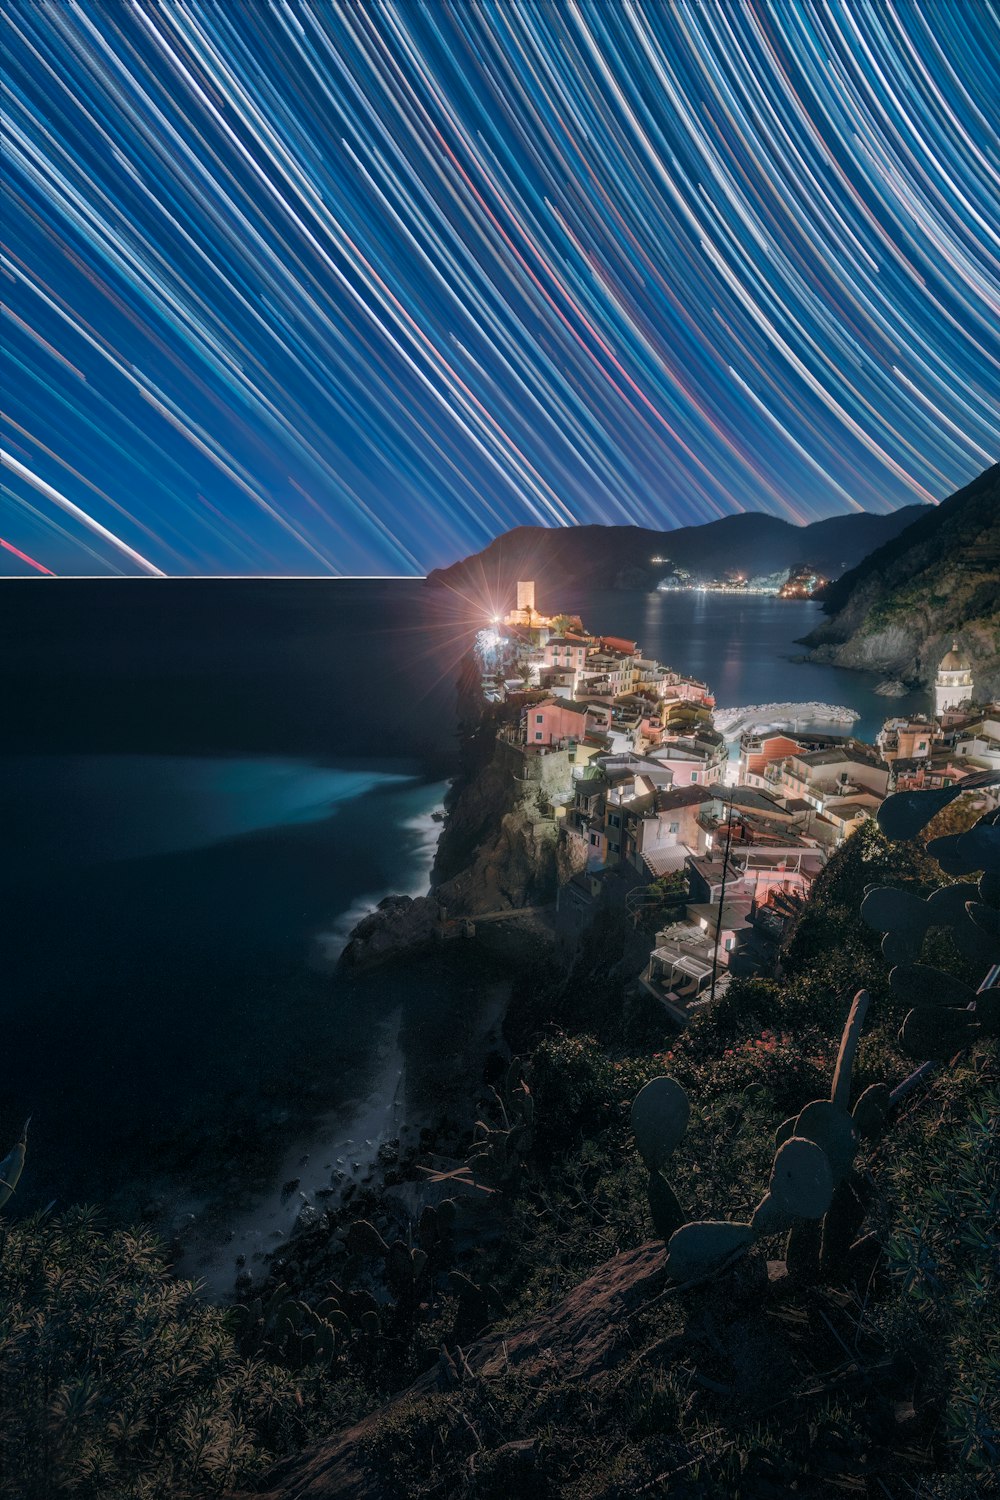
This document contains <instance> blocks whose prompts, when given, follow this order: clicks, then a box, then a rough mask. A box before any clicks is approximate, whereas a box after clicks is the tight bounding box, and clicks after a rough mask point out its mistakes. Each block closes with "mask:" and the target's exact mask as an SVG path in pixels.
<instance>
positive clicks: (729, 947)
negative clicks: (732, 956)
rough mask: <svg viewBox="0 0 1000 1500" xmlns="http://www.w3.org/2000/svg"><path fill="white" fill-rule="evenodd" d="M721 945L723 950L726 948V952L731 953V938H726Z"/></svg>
mask: <svg viewBox="0 0 1000 1500" xmlns="http://www.w3.org/2000/svg"><path fill="white" fill-rule="evenodd" d="M723 947H724V948H725V950H726V952H727V953H732V951H733V940H732V938H726V941H725V943H724V944H723Z"/></svg>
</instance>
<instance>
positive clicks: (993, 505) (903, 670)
mask: <svg viewBox="0 0 1000 1500" xmlns="http://www.w3.org/2000/svg"><path fill="white" fill-rule="evenodd" d="M824 609H825V610H826V611H827V612H828V613H829V615H830V619H829V620H827V621H825V622H824V623H823V624H822V625H820V626H819V627H818V628H817V629H816V630H814V631H812V633H811V634H810V635H808V636H807V637H806V638H805V642H804V644H805V645H807V646H810V647H811V648H812V651H811V653H810V654H811V656H812V658H813V659H814V660H817V661H828V662H833V663H835V664H836V665H837V666H841V667H853V668H858V669H860V670H864V671H876V672H882V673H884V674H888V675H890V676H892V677H899V678H902V679H904V680H905V681H906V682H908V683H912V684H914V685H917V684H919V685H920V686H924V687H929V686H930V685H931V684H932V683H933V681H934V676H935V673H936V671H937V668H938V664H939V662H940V660H941V657H942V656H943V655H944V653H945V651H947V649H948V647H949V645H950V644H951V641H952V638H953V637H957V638H958V640H959V642H960V644H961V646H962V647H963V648H964V650H966V651H967V652H968V653H969V655H970V656H971V657H972V660H973V664H974V668H973V676H974V681H975V690H976V695H977V697H978V698H980V699H986V698H990V697H994V696H996V695H997V694H1000V465H998V464H994V465H993V466H992V467H991V468H989V469H987V470H986V471H985V472H984V473H983V474H980V476H979V477H978V479H974V480H973V481H972V483H971V484H968V485H966V486H965V488H964V489H961V490H959V491H958V492H957V493H956V494H954V495H952V496H950V498H949V499H947V500H944V501H942V503H941V504H940V505H939V506H937V507H935V508H934V509H933V510H931V511H929V512H928V513H927V514H926V515H921V517H920V519H919V520H917V521H915V522H914V523H913V524H912V525H910V526H908V527H907V528H906V530H905V531H902V532H901V533H900V534H899V536H897V537H896V538H894V539H893V540H892V541H890V542H887V543H886V544H885V545H884V546H882V547H879V548H878V549H877V550H876V551H874V552H873V553H871V555H870V556H869V557H866V558H865V559H864V561H863V562H861V563H860V564H859V565H858V566H857V567H856V568H853V569H852V570H851V571H850V572H849V573H846V574H845V575H844V577H843V578H841V579H839V580H838V582H837V583H835V584H833V585H831V586H830V588H829V589H828V590H827V594H826V599H825V603H824Z"/></svg>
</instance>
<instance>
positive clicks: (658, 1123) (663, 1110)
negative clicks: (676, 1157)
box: [631, 1077, 691, 1243]
mask: <svg viewBox="0 0 1000 1500" xmlns="http://www.w3.org/2000/svg"><path fill="white" fill-rule="evenodd" d="M690 1114H691V1106H690V1104H689V1103H688V1096H687V1094H686V1093H685V1092H684V1090H683V1089H682V1088H681V1086H680V1084H679V1083H677V1082H676V1080H675V1079H673V1078H666V1077H664V1078H651V1079H650V1081H649V1082H648V1083H647V1084H646V1085H645V1086H644V1087H643V1088H641V1089H640V1090H639V1092H638V1094H636V1096H635V1098H634V1099H633V1101H632V1116H631V1119H632V1130H633V1133H634V1134H635V1143H636V1146H637V1148H638V1151H639V1155H640V1156H641V1157H642V1160H643V1162H644V1164H645V1166H646V1168H647V1170H648V1172H649V1177H648V1179H647V1182H646V1195H647V1198H648V1199H649V1212H650V1216H651V1218H652V1220H653V1228H654V1229H655V1230H656V1232H657V1234H658V1235H659V1236H660V1238H661V1239H662V1240H663V1241H664V1243H665V1242H666V1241H667V1240H669V1239H670V1236H671V1235H672V1234H673V1233H674V1231H675V1230H676V1229H678V1228H680V1226H681V1225H682V1224H683V1223H684V1219H685V1214H684V1210H683V1209H682V1208H681V1205H680V1203H679V1202H678V1200H677V1194H676V1193H675V1192H674V1190H673V1188H672V1187H671V1185H670V1184H669V1183H668V1182H667V1180H666V1178H665V1177H664V1176H663V1171H662V1169H663V1167H664V1166H665V1165H666V1162H667V1160H668V1159H669V1157H670V1156H671V1155H672V1154H673V1152H674V1150H675V1149H676V1147H677V1145H678V1143H679V1141H680V1139H681V1137H682V1136H683V1134H684V1132H685V1130H686V1129H687V1124H688V1119H689V1118H690Z"/></svg>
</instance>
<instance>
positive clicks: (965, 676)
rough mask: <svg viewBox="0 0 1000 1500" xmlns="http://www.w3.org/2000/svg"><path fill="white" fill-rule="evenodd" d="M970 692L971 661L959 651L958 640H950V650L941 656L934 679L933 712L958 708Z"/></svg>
mask: <svg viewBox="0 0 1000 1500" xmlns="http://www.w3.org/2000/svg"><path fill="white" fill-rule="evenodd" d="M972 692H973V686H972V663H971V662H970V660H969V658H968V657H967V656H966V654H965V652H964V651H959V649H958V641H957V640H956V641H952V643H951V650H950V651H949V652H948V653H947V655H946V656H944V657H942V659H941V665H940V666H939V667H938V672H937V676H936V677H935V679H934V712H935V714H943V713H947V711H948V710H949V709H952V708H958V706H959V705H960V704H961V703H964V702H965V701H966V699H968V698H971V697H972Z"/></svg>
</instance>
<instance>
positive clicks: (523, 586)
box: [517, 583, 535, 615]
mask: <svg viewBox="0 0 1000 1500" xmlns="http://www.w3.org/2000/svg"><path fill="white" fill-rule="evenodd" d="M517 611H518V614H520V613H521V612H522V611H524V612H525V613H526V614H529V615H531V614H534V612H535V585H534V583H518V585H517Z"/></svg>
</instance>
